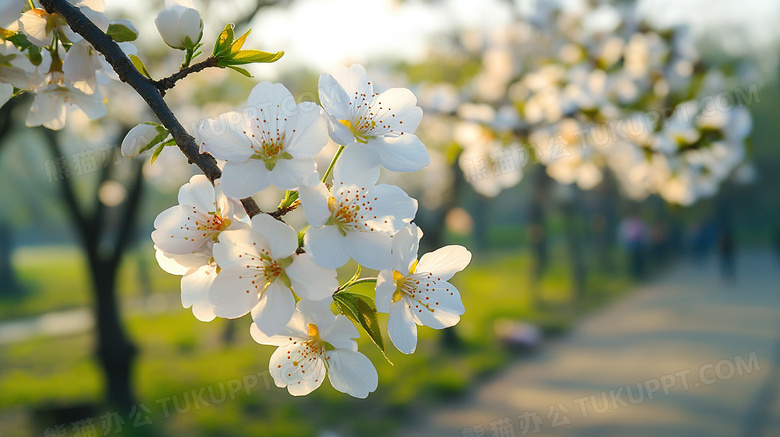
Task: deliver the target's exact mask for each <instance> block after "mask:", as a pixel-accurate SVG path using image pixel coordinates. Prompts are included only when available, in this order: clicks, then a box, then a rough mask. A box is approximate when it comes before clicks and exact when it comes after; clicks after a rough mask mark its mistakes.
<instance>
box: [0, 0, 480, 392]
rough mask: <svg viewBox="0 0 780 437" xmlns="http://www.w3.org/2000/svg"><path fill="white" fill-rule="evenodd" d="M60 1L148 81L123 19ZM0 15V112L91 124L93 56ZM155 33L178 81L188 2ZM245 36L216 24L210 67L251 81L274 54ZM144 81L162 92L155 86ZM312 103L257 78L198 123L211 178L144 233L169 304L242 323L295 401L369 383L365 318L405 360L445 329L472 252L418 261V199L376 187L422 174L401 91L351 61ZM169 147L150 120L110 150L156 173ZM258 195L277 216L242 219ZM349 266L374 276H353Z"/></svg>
mask: <svg viewBox="0 0 780 437" xmlns="http://www.w3.org/2000/svg"><path fill="white" fill-rule="evenodd" d="M71 4H72V5H73V6H75V7H77V8H78V9H79V11H80V12H81V13H82V14H83V15H84V16H86V17H87V18H88V19H89V20H90V21H92V23H93V24H95V25H96V27H97V28H98V29H99V30H101V31H102V32H104V33H105V34H106V35H108V36H110V37H111V38H112V39H113V40H114V41H115V42H117V43H118V44H119V45H120V47H121V48H122V50H124V52H125V53H126V54H128V55H131V56H130V59H131V60H132V63H133V65H134V66H135V67H136V68H137V69H138V70H139V72H140V73H141V74H144V75H146V76H147V78H149V79H150V80H152V79H151V76H150V75H149V73H148V71H147V70H146V68H145V66H144V65H143V62H141V61H140V59H139V58H138V57H137V56H134V54H135V52H136V50H135V47H134V46H133V45H132V44H131V43H130V41H133V40H135V39H136V37H137V36H138V32H137V30H136V28H135V26H133V24H132V23H131V22H129V21H127V20H113V21H112V20H109V19H108V18H107V17H106V15H105V14H104V13H103V11H104V5H103V1H102V0H80V1H77V2H71ZM1 7H2V10H1V11H0V12H2V13H0V17H2V21H0V105H2V104H5V103H6V102H7V101H9V100H10V99H11V98H12V97H14V96H16V95H18V94H21V93H24V92H29V93H32V94H33V95H34V102H33V104H32V107H31V109H30V113H29V115H28V117H27V125H28V126H39V125H42V126H44V127H46V128H49V129H53V130H58V129H62V128H63V127H64V126H65V124H66V119H67V115H68V112H72V111H80V112H83V113H84V114H86V116H87V117H88V118H89V119H97V118H100V117H103V116H105V115H106V114H107V107H106V103H105V99H104V97H103V95H104V93H103V92H102V91H101V87H104V86H106V85H107V84H109V83H110V80H111V79H113V80H119V78H118V76H117V75H116V74H115V72H114V70H113V69H112V67H111V65H110V64H109V63H108V62H107V61H106V59H105V58H104V57H103V55H102V54H101V53H100V52H98V51H97V50H96V49H95V48H93V47H92V46H91V45H90V44H89V42H87V41H86V40H84V39H83V38H82V36H81V35H79V34H77V33H76V32H74V31H73V30H72V29H71V28H70V27H69V25H68V23H67V21H66V20H65V18H64V17H63V16H61V15H59V14H57V13H50V12H47V11H46V10H45V9H43V8H41V7H37V6H36V4H35V3H34V2H31V1H23V0H11V1H6V2H3V3H2V5H1ZM155 24H156V26H157V29H158V31H159V33H160V36H161V38H162V40H163V42H165V43H166V44H167V45H168V46H169V47H171V48H172V49H175V50H181V51H182V52H184V62H183V63H182V66H181V68H180V71H183V70H185V69H187V68H188V67H189V65H190V63H191V62H192V61H193V60H194V59H196V58H197V57H198V56H199V55H200V54H201V51H200V50H199V49H200V47H202V46H203V43H202V42H201V40H202V38H203V20H202V18H201V14H200V12H199V11H198V10H197V9H196V8H195V6H194V5H193V3H192V2H191V1H190V0H166V4H165V8H164V9H163V10H162V11H161V12H160V13H159V14H158V16H157V18H156V20H155ZM247 34H248V33H247ZM247 34H244V35H243V36H241V37H238V38H234V36H235V35H234V33H233V25H230V24H229V25H227V26H226V27H225V29H224V30H223V31H222V33H221V34H220V35H219V36H218V38H217V41H216V42H215V44H214V50H213V54H212V55H211V56H210V57H209V60H208V62H209V64H208V66H212V67H219V68H230V69H233V70H235V71H238V72H239V73H242V74H244V75H247V76H249V73H248V72H247V71H246V70H244V69H243V68H241V67H238V66H239V65H244V64H249V63H266V62H274V61H276V60H277V59H279V58H280V57H281V56H282V54H283V52H276V53H270V52H262V51H259V50H244V49H243V48H242V47H243V45H244V42H245V41H246V37H247ZM199 69H202V68H201V67H199ZM188 73H189V72H185V73H184V74H182V75H181V76H186V74H188ZM174 82H175V81H174ZM154 83H155V85H156V86H157V87H158V90H159V92H160V96H163V95H164V90H165V89H166V88H159V85H157V82H154ZM319 100H320V102H321V104H322V106H320V105H319V104H316V103H313V102H303V103H296V101H295V99H294V98H293V96H292V94H291V93H290V92H289V91H288V90H287V88H285V86H284V85H282V84H278V83H276V84H274V83H270V82H261V83H259V84H257V85H256V86H255V87H254V88H253V89H252V91H251V93H250V94H249V96H248V98H247V100H246V104H245V105H244V106H243V108H242V111H240V112H239V111H232V112H228V113H225V114H222V115H220V116H219V117H217V118H214V119H209V120H206V121H204V122H202V123H201V124H200V126H199V127H198V129H197V132H192V134H193V135H194V136H195V137H196V138H197V141H198V144H199V145H200V153H201V154H208V155H211V156H212V157H214V158H215V159H216V160H218V162H219V166H220V167H221V169H222V172H221V177H219V178H217V179H216V180H213V181H212V180H210V179H209V178H207V177H206V176H205V175H197V176H193V177H192V178H191V179H190V181H189V182H188V183H186V184H184V185H183V186H182V187H181V188H180V190H179V193H178V205H176V206H173V207H171V208H169V209H167V210H165V211H163V212H162V213H160V214H159V215H158V216H157V218H156V219H155V221H154V228H155V230H154V232H153V233H152V235H151V237H152V240H153V241H154V247H155V250H156V258H157V261H158V263H159V265H160V267H161V268H162V269H163V270H165V271H166V272H168V273H171V274H174V275H180V276H181V300H182V304H183V306H184V307H185V308H192V312H193V315H194V316H195V317H196V318H197V319H199V320H202V321H211V320H213V319H215V318H216V317H222V318H229V319H235V318H239V317H242V316H245V315H247V314H251V318H252V324H251V329H250V334H251V336H252V337H253V338H254V340H255V341H257V342H258V343H261V344H265V345H273V346H277V347H278V349H277V350H276V352H275V353H274V354H273V356H272V357H271V361H270V364H269V368H270V372H271V374H272V375H273V378H274V380H275V382H276V385H277V386H279V387H286V388H287V389H288V391H289V392H290V393H291V394H293V395H305V394H308V393H310V392H311V391H313V390H315V389H316V388H317V387H319V386H320V385H321V384H322V381H323V379H325V376H326V375H327V377H328V379H329V380H330V382H331V384H332V385H333V387H334V388H335V389H337V390H339V391H341V392H344V393H348V394H350V395H352V396H355V397H359V398H365V397H366V396H368V394H369V393H370V392H373V391H374V390H376V388H377V384H378V375H377V371H376V369H375V367H374V365H373V364H372V362H371V361H370V360H369V359H368V358H367V357H366V356H365V355H363V354H362V353H360V352H359V351H358V348H357V342H356V341H355V340H356V339H358V338H359V337H360V333H359V331H358V328H357V326H360V327H361V328H363V330H364V331H365V332H366V334H367V335H368V336H369V337H370V339H371V340H372V341H373V342H374V343H375V344H376V345H377V346H378V347H379V348H380V349H381V350H382V353H384V340H383V338H382V332H381V330H380V329H379V327H378V325H377V323H378V322H377V320H378V318H377V317H378V316H377V312H381V313H387V314H388V316H387V317H388V323H387V334H388V336H389V338H390V339H391V341H392V342H393V344H394V345H395V346H396V347H397V348H398V349H399V350H400V351H401V352H403V353H407V354H408V353H412V352H414V350H415V348H416V346H417V326H423V325H424V326H429V327H432V328H435V329H442V328H445V327H450V326H453V325H455V324H456V323H458V321H459V319H460V316H461V315H462V314H463V313H464V311H465V309H464V307H463V304H462V302H461V299H460V294H459V293H458V290H457V289H456V288H455V287H454V286H453V285H452V284H451V283H449V282H448V281H449V280H450V278H451V277H452V276H453V275H454V274H455V273H457V272H458V271H460V270H462V269H464V268H465V267H466V266H467V265H468V263H469V262H470V260H471V254H470V253H469V252H468V251H467V250H466V249H465V248H463V247H461V246H446V247H443V248H440V249H438V250H436V251H434V252H432V253H428V254H425V255H423V256H422V257H421V258H420V259H419V261H418V259H417V252H418V245H419V240H420V238H422V231H421V230H420V229H419V228H418V227H417V226H416V225H415V224H414V223H413V222H412V221H413V220H414V218H415V215H416V213H417V201H416V200H415V199H413V198H411V197H409V196H408V195H407V194H406V193H405V192H404V191H403V190H402V189H401V188H399V187H397V186H395V185H390V184H383V183H380V182H379V177H380V168H381V167H383V168H385V169H386V170H388V171H391V172H415V171H418V170H421V169H423V168H425V167H426V166H428V164H429V162H430V156H429V154H428V151H427V150H426V147H425V146H424V145H423V144H422V142H421V141H420V140H419V139H418V138H417V136H416V135H415V130H416V129H417V126H418V125H419V124H420V121H421V119H422V109H421V108H420V107H419V106H417V98H416V97H415V95H414V94H413V93H412V92H411V91H410V90H408V89H405V88H390V89H387V90H384V91H382V92H379V91H378V90H377V89H376V88H375V85H374V84H373V83H372V82H371V79H370V78H369V77H368V74H367V72H366V70H365V69H364V68H363V67H362V66H360V65H352V66H351V67H349V68H346V67H344V68H341V69H339V70H338V71H336V72H335V73H334V74H333V75H331V74H323V75H322V76H321V77H320V82H319ZM169 135H170V132H169V131H168V129H167V128H165V127H164V126H162V125H160V124H157V123H152V122H145V123H141V124H139V125H137V126H136V127H135V128H133V129H132V130H131V131H130V132H129V133H128V134H127V136H126V137H125V140H124V141H123V143H122V147H121V149H122V154H123V155H125V156H126V157H128V158H133V157H136V156H138V155H139V154H141V153H142V152H144V151H146V150H149V149H151V148H152V147H155V146H156V149H155V152H154V153H153V154H152V162H154V160H155V159H156V157H157V156H158V155H159V154H160V152H161V151H162V149H163V148H164V147H166V146H173V145H176V142H175V140H173V139H170V138H169ZM330 142H334V143H336V144H337V145H338V151H337V152H336V153H335V154H334V156H333V157H332V159H331V162H330V165H329V166H328V167H327V168H326V169H322V168H318V167H317V163H316V161H315V159H314V158H315V156H317V155H321V154H322V152H323V150H324V148H325V146H326V145H328V144H329V143H330ZM270 187H273V188H275V189H280V190H285V192H286V194H285V197H284V198H283V199H282V200H281V203H280V205H279V207H278V209H277V210H276V211H274V212H270V213H262V212H261V213H255V211H254V210H253V209H252V208H249V209H245V207H244V205H243V204H242V199H243V200H244V201H246V200H247V199H246V198H250V197H252V196H255V195H257V194H258V193H260V192H262V191H264V190H266V189H269V188H270ZM298 207H302V209H303V212H304V215H305V220H306V222H307V223H306V225H305V226H302V227H300V228H299V229H294V228H293V227H292V226H291V225H289V224H288V223H286V222H285V221H284V218H285V217H284V216H285V215H286V214H287V213H289V212H291V211H293V210H295V209H297V208H298ZM248 210H252V212H253V213H255V214H254V215H253V216H251V217H250V215H249V214H248V213H247V211H248ZM350 260H354V262H355V263H356V264H357V272H356V273H355V275H354V276H353V277H352V279H350V280H348V281H346V282H344V283H340V282H339V280H338V274H337V269H338V268H340V267H342V266H344V265H345V264H347V262H349V261H350ZM361 267H365V268H368V269H373V270H376V271H378V276H377V277H360V272H361ZM363 283H374V284H375V290H376V298H373V297H370V296H367V295H364V294H359V293H355V292H354V291H351V288H352V287H353V286H355V285H357V284H363ZM356 325H357V326H356Z"/></svg>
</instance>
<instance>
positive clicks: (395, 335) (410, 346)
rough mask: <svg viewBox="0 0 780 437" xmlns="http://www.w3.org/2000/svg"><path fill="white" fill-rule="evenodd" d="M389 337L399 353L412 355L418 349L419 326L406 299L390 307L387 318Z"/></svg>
mask: <svg viewBox="0 0 780 437" xmlns="http://www.w3.org/2000/svg"><path fill="white" fill-rule="evenodd" d="M387 335H388V336H389V337H390V340H392V342H393V344H394V345H395V347H396V348H398V350H399V351H401V352H403V353H405V354H411V353H413V352H414V350H415V349H417V324H416V323H415V321H414V318H413V317H412V313H411V312H410V310H409V304H408V303H406V299H401V300H400V301H398V302H395V303H393V304H391V305H390V315H389V317H388V318H387Z"/></svg>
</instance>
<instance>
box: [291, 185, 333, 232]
mask: <svg viewBox="0 0 780 437" xmlns="http://www.w3.org/2000/svg"><path fill="white" fill-rule="evenodd" d="M298 195H299V197H300V199H301V204H303V212H304V213H305V214H306V221H308V222H309V225H311V226H312V227H319V226H322V225H324V224H325V222H326V221H327V220H328V218H329V217H330V216H331V212H330V209H329V208H328V197H329V196H330V192H329V191H328V188H327V187H326V186H325V184H323V183H322V182H320V183H318V184H317V185H315V186H313V187H301V188H300V189H299V190H298Z"/></svg>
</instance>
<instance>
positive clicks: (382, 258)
mask: <svg viewBox="0 0 780 437" xmlns="http://www.w3.org/2000/svg"><path fill="white" fill-rule="evenodd" d="M392 244H393V240H392V237H391V236H390V235H389V234H386V233H384V232H350V233H349V234H347V236H346V237H345V252H346V253H347V254H349V256H351V257H352V258H354V259H355V261H357V263H358V264H360V265H362V266H365V267H368V268H370V269H376V270H382V269H388V268H391V267H393V261H394V260H393V253H392ZM318 264H319V263H318ZM320 265H321V264H320Z"/></svg>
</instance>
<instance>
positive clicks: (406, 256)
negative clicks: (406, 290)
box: [393, 223, 422, 275]
mask: <svg viewBox="0 0 780 437" xmlns="http://www.w3.org/2000/svg"><path fill="white" fill-rule="evenodd" d="M420 238H422V231H421V230H420V228H418V227H417V225H415V224H414V223H412V224H410V225H407V226H406V227H404V228H403V229H401V230H400V231H398V233H396V234H395V235H394V236H393V256H395V259H396V264H395V269H396V270H398V271H399V272H401V273H403V274H404V275H407V274H408V273H409V269H410V268H411V266H412V263H413V262H415V261H416V260H417V250H418V248H419V245H420Z"/></svg>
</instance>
